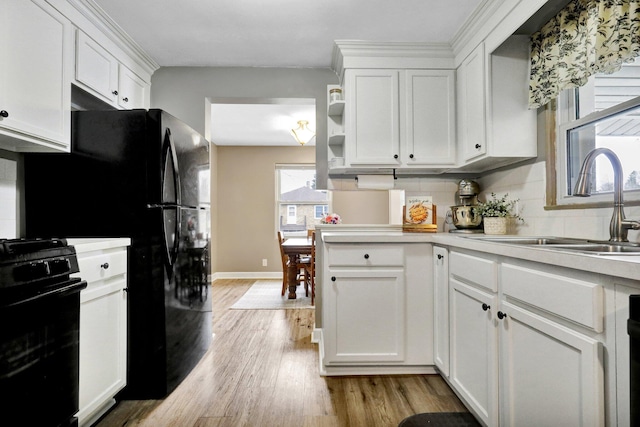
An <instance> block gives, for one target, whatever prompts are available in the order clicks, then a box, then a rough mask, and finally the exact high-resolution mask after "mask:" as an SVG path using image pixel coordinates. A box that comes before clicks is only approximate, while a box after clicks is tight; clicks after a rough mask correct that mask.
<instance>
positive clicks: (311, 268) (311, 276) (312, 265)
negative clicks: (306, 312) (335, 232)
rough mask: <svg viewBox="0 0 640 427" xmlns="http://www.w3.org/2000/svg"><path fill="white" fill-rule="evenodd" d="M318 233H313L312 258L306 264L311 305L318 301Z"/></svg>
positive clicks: (307, 287) (306, 278)
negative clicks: (316, 275)
mask: <svg viewBox="0 0 640 427" xmlns="http://www.w3.org/2000/svg"><path fill="white" fill-rule="evenodd" d="M315 274H316V232H315V231H314V232H313V233H311V256H310V257H309V262H308V263H307V264H305V289H306V290H307V296H309V289H310V290H311V305H313V304H314V303H315V299H316V277H315Z"/></svg>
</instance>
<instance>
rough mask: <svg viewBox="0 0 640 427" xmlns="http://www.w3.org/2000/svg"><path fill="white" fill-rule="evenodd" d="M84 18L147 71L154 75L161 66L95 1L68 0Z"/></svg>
mask: <svg viewBox="0 0 640 427" xmlns="http://www.w3.org/2000/svg"><path fill="white" fill-rule="evenodd" d="M66 1H67V2H68V3H69V4H70V5H71V6H73V7H74V9H76V10H77V11H78V12H79V13H80V14H81V15H82V16H83V17H84V18H86V19H87V20H88V21H89V22H91V23H92V24H93V25H95V26H96V27H97V28H98V29H99V30H100V31H101V33H102V34H104V36H106V37H107V38H109V40H111V41H112V42H113V43H115V44H116V45H117V46H118V47H119V48H121V49H122V50H123V51H124V52H125V53H126V54H127V55H129V56H131V57H132V58H135V60H136V62H137V63H138V64H139V65H140V66H142V67H143V68H144V69H145V71H147V72H148V73H149V75H152V74H153V73H154V72H155V71H156V70H157V69H158V68H160V65H158V63H157V62H156V61H155V60H154V59H153V58H151V57H150V56H149V55H148V54H147V53H146V52H145V51H144V50H143V49H142V48H141V47H140V45H138V44H137V43H136V42H135V41H134V40H133V39H132V38H131V37H130V36H129V35H128V34H127V33H126V32H125V31H124V30H123V29H122V28H121V27H120V26H119V25H118V24H117V23H116V22H115V21H114V20H113V19H111V17H109V15H107V13H106V12H105V11H104V10H103V9H102V8H101V7H100V6H98V5H97V4H96V3H95V2H94V1H93V0H66Z"/></svg>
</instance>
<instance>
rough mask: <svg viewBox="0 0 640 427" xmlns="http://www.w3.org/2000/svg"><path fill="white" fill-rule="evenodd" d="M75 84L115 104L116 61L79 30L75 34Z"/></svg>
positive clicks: (116, 86)
mask: <svg viewBox="0 0 640 427" xmlns="http://www.w3.org/2000/svg"><path fill="white" fill-rule="evenodd" d="M76 82H78V83H80V84H81V85H83V87H84V88H85V89H89V90H90V91H91V92H92V93H93V94H94V95H96V96H97V97H99V98H101V99H102V100H104V101H106V102H108V103H110V104H115V102H116V100H117V96H118V60H117V59H116V58H115V57H114V56H113V55H111V54H110V53H109V52H107V50H106V49H105V48H103V47H102V46H100V45H99V44H98V43H96V42H95V41H94V40H93V39H91V38H90V37H89V36H87V35H86V34H85V33H83V32H82V31H80V30H77V32H76Z"/></svg>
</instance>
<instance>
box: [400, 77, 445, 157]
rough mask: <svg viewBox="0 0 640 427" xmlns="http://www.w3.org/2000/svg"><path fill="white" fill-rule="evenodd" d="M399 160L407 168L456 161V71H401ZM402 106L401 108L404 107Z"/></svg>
mask: <svg viewBox="0 0 640 427" xmlns="http://www.w3.org/2000/svg"><path fill="white" fill-rule="evenodd" d="M400 82H401V84H400V86H401V93H402V97H401V99H404V102H403V103H402V104H401V110H400V112H401V114H400V117H401V119H402V120H401V123H402V126H401V127H400V130H401V132H400V135H401V142H402V145H401V156H402V157H401V159H402V163H403V164H404V165H405V166H408V167H415V166H420V167H429V166H432V165H450V166H453V165H454V164H455V161H456V158H455V154H456V150H455V142H456V140H455V123H456V118H455V117H456V111H455V72H454V71H453V70H407V71H403V72H401V73H400ZM403 107H404V108H403Z"/></svg>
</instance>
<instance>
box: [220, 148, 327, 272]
mask: <svg viewBox="0 0 640 427" xmlns="http://www.w3.org/2000/svg"><path fill="white" fill-rule="evenodd" d="M217 151H218V168H217V172H216V174H217V180H218V196H217V199H218V218H217V219H218V221H217V223H218V241H219V242H221V244H219V246H218V268H217V272H218V273H224V272H257V273H259V272H276V273H280V272H281V271H282V265H281V263H280V251H279V249H278V242H277V239H276V232H277V229H276V224H277V218H276V204H275V198H276V178H275V167H276V164H278V163H288V164H292V163H313V162H314V161H315V150H314V148H313V147H218V149H217ZM214 221H215V220H214ZM265 258H266V259H267V264H268V265H267V267H263V266H262V260H263V259H265Z"/></svg>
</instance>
